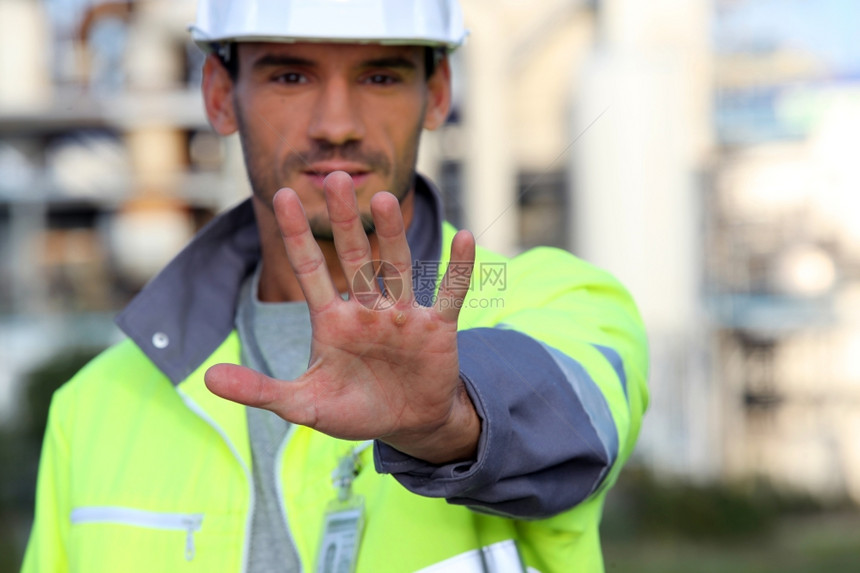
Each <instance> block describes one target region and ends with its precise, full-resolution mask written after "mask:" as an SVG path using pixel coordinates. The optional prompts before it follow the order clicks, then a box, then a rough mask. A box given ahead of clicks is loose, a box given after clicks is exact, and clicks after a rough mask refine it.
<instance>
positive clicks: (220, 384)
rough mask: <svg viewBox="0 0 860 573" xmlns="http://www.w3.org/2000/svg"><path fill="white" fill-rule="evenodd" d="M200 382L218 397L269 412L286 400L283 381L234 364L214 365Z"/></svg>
mask: <svg viewBox="0 0 860 573" xmlns="http://www.w3.org/2000/svg"><path fill="white" fill-rule="evenodd" d="M203 379H204V380H205V382H206V387H207V388H209V391H210V392H212V393H213V394H215V395H217V396H221V397H222V398H224V399H226V400H230V401H232V402H238V403H239V404H245V405H246V406H254V407H255V408H266V409H267V410H272V411H274V410H275V405H276V404H278V403H281V402H283V401H285V400H284V398H285V396H284V394H286V393H287V389H286V388H285V384H284V383H283V382H280V381H279V380H275V379H274V378H270V377H268V376H266V375H265V374H261V373H260V372H257V371H256V370H252V369H250V368H246V367H244V366H238V365H236V364H216V365H215V366H212V367H211V368H209V370H207V371H206V374H205V375H204V378H203ZM276 413H277V414H279V415H280V412H276Z"/></svg>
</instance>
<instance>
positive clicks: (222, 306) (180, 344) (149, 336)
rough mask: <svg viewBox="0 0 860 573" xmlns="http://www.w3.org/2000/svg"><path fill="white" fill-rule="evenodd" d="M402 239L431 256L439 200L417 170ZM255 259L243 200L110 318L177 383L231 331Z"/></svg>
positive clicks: (256, 242)
mask: <svg viewBox="0 0 860 573" xmlns="http://www.w3.org/2000/svg"><path fill="white" fill-rule="evenodd" d="M406 239H407V241H408V242H409V247H410V249H411V250H412V259H413V262H418V261H438V260H439V257H440V254H441V249H442V203H441V200H440V198H439V193H438V191H437V190H436V189H435V188H434V187H433V184H432V183H431V182H430V181H429V180H428V179H426V178H425V177H423V176H420V175H419V176H418V177H417V178H416V181H415V215H414V217H413V219H412V223H411V224H410V226H409V229H408V230H407V232H406ZM259 259H260V237H259V234H258V232H257V223H256V220H255V218H254V211H253V208H252V206H251V200H250V199H247V200H245V201H244V202H242V203H241V204H239V205H238V206H236V207H234V208H233V209H231V210H229V211H227V212H225V213H223V214H221V215H219V216H218V217H216V218H215V219H214V220H213V221H212V222H210V223H209V224H208V225H206V227H204V228H203V229H202V230H201V231H200V232H199V233H198V234H197V236H196V237H195V238H194V239H193V240H192V241H191V242H190V243H189V244H188V245H187V246H186V247H185V249H183V250H182V252H180V253H179V254H178V255H177V256H176V258H174V259H173V260H172V261H171V262H170V263H169V264H168V265H167V266H166V267H165V268H164V269H163V270H162V271H161V272H160V273H159V274H158V275H157V276H156V277H155V278H154V279H152V281H150V282H149V283H148V284H147V285H146V286H145V287H144V288H143V290H141V292H140V293H139V294H138V295H137V296H136V297H135V298H134V299H133V300H132V301H131V303H129V305H128V306H127V307H126V308H125V309H124V310H123V311H122V312H121V313H120V314H119V315H118V316H117V318H116V323H117V325H118V326H119V327H120V328H121V329H122V331H123V332H125V334H126V335H127V336H128V337H129V338H131V339H132V340H133V341H134V342H135V343H136V344H137V345H138V346H139V347H140V348H141V350H143V352H144V353H145V354H146V355H147V356H148V357H149V358H150V360H152V362H153V363H154V364H155V365H156V366H157V367H158V368H159V369H160V370H161V371H162V372H164V374H165V375H166V376H167V377H168V378H170V380H171V381H172V382H173V383H174V384H179V383H180V382H181V381H182V380H184V379H185V378H187V377H188V376H189V375H190V374H191V373H192V372H194V370H196V369H197V368H199V367H200V365H201V364H203V362H204V361H205V360H206V359H207V358H208V357H209V356H210V355H211V354H212V353H213V352H214V351H215V350H216V349H217V348H218V346H220V345H221V343H222V342H224V340H225V339H226V338H227V336H228V335H229V334H230V332H231V331H232V330H233V326H234V315H235V313H236V304H237V299H238V296H239V291H240V289H241V286H242V281H243V280H244V279H245V277H246V276H248V275H249V274H250V273H251V272H253V270H254V267H255V266H256V264H257V262H258V261H259ZM419 294H422V295H423V296H421V298H419V300H426V299H429V297H428V296H427V294H428V293H418V292H416V296H417V295H419ZM429 294H430V295H432V292H430V293H429Z"/></svg>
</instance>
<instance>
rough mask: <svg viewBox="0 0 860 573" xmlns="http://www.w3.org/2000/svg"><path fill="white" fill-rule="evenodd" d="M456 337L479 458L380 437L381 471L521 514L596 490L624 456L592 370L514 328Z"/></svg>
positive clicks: (567, 504)
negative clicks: (412, 450)
mask: <svg viewBox="0 0 860 573" xmlns="http://www.w3.org/2000/svg"><path fill="white" fill-rule="evenodd" d="M458 337H459V338H458V344H459V351H460V373H461V377H462V379H463V380H464V381H465V383H466V387H467V390H468V392H469V396H470V397H471V399H472V402H473V403H474V405H475V408H476V410H477V412H478V415H479V417H480V418H481V437H480V441H479V444H478V452H477V459H475V460H471V461H466V462H460V463H453V464H447V465H442V466H437V465H432V464H428V463H427V462H424V461H422V460H418V459H415V458H413V457H410V456H408V455H405V454H403V453H401V452H399V451H397V450H395V449H394V448H391V447H390V446H388V445H386V444H384V443H382V442H377V443H376V444H375V447H374V460H375V464H376V469H377V471H379V472H382V473H391V474H392V475H393V476H394V477H395V479H397V480H398V481H399V482H400V483H401V484H402V485H403V486H405V487H406V488H407V489H409V490H411V491H412V492H414V493H416V494H419V495H424V496H429V497H444V498H446V499H447V500H448V502H449V503H454V504H462V505H468V506H470V507H472V508H473V509H475V510H477V511H482V512H486V513H492V514H497V515H504V516H508V517H516V518H524V519H537V518H543V517H549V516H552V515H555V514H557V513H560V512H562V511H564V510H566V509H569V508H571V507H573V506H574V505H576V504H577V503H579V502H580V501H582V500H584V499H585V498H587V497H588V496H589V495H590V494H591V493H593V492H594V491H596V490H597V489H598V488H599V487H600V485H601V483H602V481H603V479H604V478H605V477H606V475H607V473H608V471H609V469H610V468H611V467H612V465H613V463H614V462H615V460H616V459H617V457H618V450H619V448H618V435H617V431H616V428H615V423H614V421H613V418H612V414H611V412H610V409H609V407H608V405H607V403H606V401H605V398H604V397H603V394H602V393H601V392H600V389H599V388H598V387H597V385H595V384H594V382H593V381H592V380H591V378H590V376H589V375H588V373H587V372H586V370H585V369H584V368H583V367H582V366H580V365H579V364H578V363H577V362H575V361H574V360H573V359H571V358H570V357H568V356H566V355H564V354H562V353H561V352H559V351H557V350H555V349H553V348H551V347H549V346H547V345H545V344H543V343H541V342H539V341H537V340H535V339H533V338H531V337H529V336H527V335H525V334H522V333H520V332H517V331H514V330H508V329H505V328H477V329H471V330H464V331H461V332H460V333H459V335H458ZM598 349H599V350H600V351H601V352H602V353H604V355H605V356H606V357H607V358H608V359H609V360H610V362H617V361H616V360H613V358H615V357H614V356H613V355H612V351H611V350H610V349H606V348H603V347H598ZM616 372H617V373H618V374H619V376H620V377H621V378H622V383H623V372H622V371H620V369H619V368H617V366H616Z"/></svg>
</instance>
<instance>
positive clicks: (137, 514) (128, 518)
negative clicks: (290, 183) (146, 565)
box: [71, 506, 203, 561]
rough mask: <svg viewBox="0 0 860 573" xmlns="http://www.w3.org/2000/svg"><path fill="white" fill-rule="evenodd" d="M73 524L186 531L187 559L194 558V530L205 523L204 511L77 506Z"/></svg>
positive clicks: (72, 519) (72, 518)
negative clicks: (161, 510) (164, 510)
mask: <svg viewBox="0 0 860 573" xmlns="http://www.w3.org/2000/svg"><path fill="white" fill-rule="evenodd" d="M71 522H72V525H76V524H79V523H118V524H120V525H133V526H137V527H149V528H152V529H168V530H178V531H185V560H186V561H191V560H192V559H194V532H195V531H199V530H200V527H201V525H202V524H203V514H202V513H161V512H157V511H146V510H142V509H132V508H129V507H110V506H105V507H77V508H75V509H73V510H72V514H71Z"/></svg>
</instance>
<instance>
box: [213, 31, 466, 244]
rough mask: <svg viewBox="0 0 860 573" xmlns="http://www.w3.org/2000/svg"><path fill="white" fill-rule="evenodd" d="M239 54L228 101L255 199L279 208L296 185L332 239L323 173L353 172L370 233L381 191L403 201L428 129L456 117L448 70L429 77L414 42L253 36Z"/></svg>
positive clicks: (318, 227) (320, 231) (317, 231)
mask: <svg viewBox="0 0 860 573" xmlns="http://www.w3.org/2000/svg"><path fill="white" fill-rule="evenodd" d="M237 52H238V58H239V76H238V78H237V80H236V81H235V83H232V82H231V83H230V86H229V87H230V89H229V92H230V93H229V96H227V97H228V98H229V100H230V101H228V102H226V103H227V104H228V105H232V112H233V118H234V122H235V125H234V126H233V127H235V129H238V131H239V136H240V138H241V141H242V148H243V151H244V155H245V163H246V166H247V169H248V176H249V178H250V181H251V186H252V188H253V192H254V196H255V199H256V200H258V201H260V202H262V203H263V204H264V205H265V206H267V207H268V208H269V209H271V204H272V197H273V196H274V194H275V192H276V191H277V190H278V189H280V188H282V187H290V188H292V189H293V190H295V191H296V193H297V194H298V196H299V197H300V198H301V200H302V204H303V206H304V209H305V212H306V214H307V217H308V220H309V222H310V225H311V229H312V231H313V232H314V235H315V236H316V237H317V238H319V239H324V240H328V239H330V238H331V224H330V222H329V219H328V211H327V209H326V205H325V198H324V195H323V187H322V183H323V179H324V178H325V176H326V175H328V174H329V173H331V172H332V171H338V170H340V171H346V172H347V173H349V174H350V175H351V176H352V178H353V181H354V183H355V191H356V196H357V199H358V204H359V209H360V210H361V212H362V218H363V219H364V221H365V227H366V228H367V229H368V230H371V228H372V225H371V223H370V221H371V219H370V207H369V204H370V198H371V197H372V196H373V194H374V193H377V192H379V191H390V192H391V193H393V194H394V195H396V196H397V197H398V198H399V199H401V200H402V199H403V198H404V197H405V196H406V195H407V194H408V193H409V191H410V190H411V189H412V185H413V182H414V173H415V162H416V158H417V152H418V141H419V137H420V134H421V130H422V129H423V128H425V127H428V128H431V129H432V128H435V127H437V126H438V125H439V123H441V122H440V120H439V118H440V117H442V120H444V115H445V114H447V110H448V97H449V96H448V76H447V68H445V69H444V70H442V71H440V72H437V73H436V74H434V76H433V77H431V78H430V79H429V80H428V79H427V78H426V76H425V70H424V51H423V48H420V47H415V46H379V45H352V44H349V45H347V44H317V43H295V44H280V43H246V44H241V45H240V46H239V49H238V51H237ZM222 71H223V70H222ZM440 75H441V76H444V77H442V78H439V77H437V76H440ZM228 81H229V80H228ZM441 84H444V86H443V87H440V85H441ZM205 85H206V84H204V86H205ZM206 89H207V88H206V87H204V92H205V91H206ZM440 89H442V90H443V91H444V92H445V93H442V94H440V93H439V90H440ZM440 96H441V97H440ZM207 105H208V102H207ZM440 106H442V107H443V108H444V109H440ZM211 117H212V112H211V110H210V118H211ZM213 123H214V122H213ZM216 128H218V126H217V125H216ZM228 128H230V126H228ZM231 130H232V128H230V129H228V130H226V131H231ZM219 131H221V132H222V133H223V132H224V131H225V130H223V129H219Z"/></svg>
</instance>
